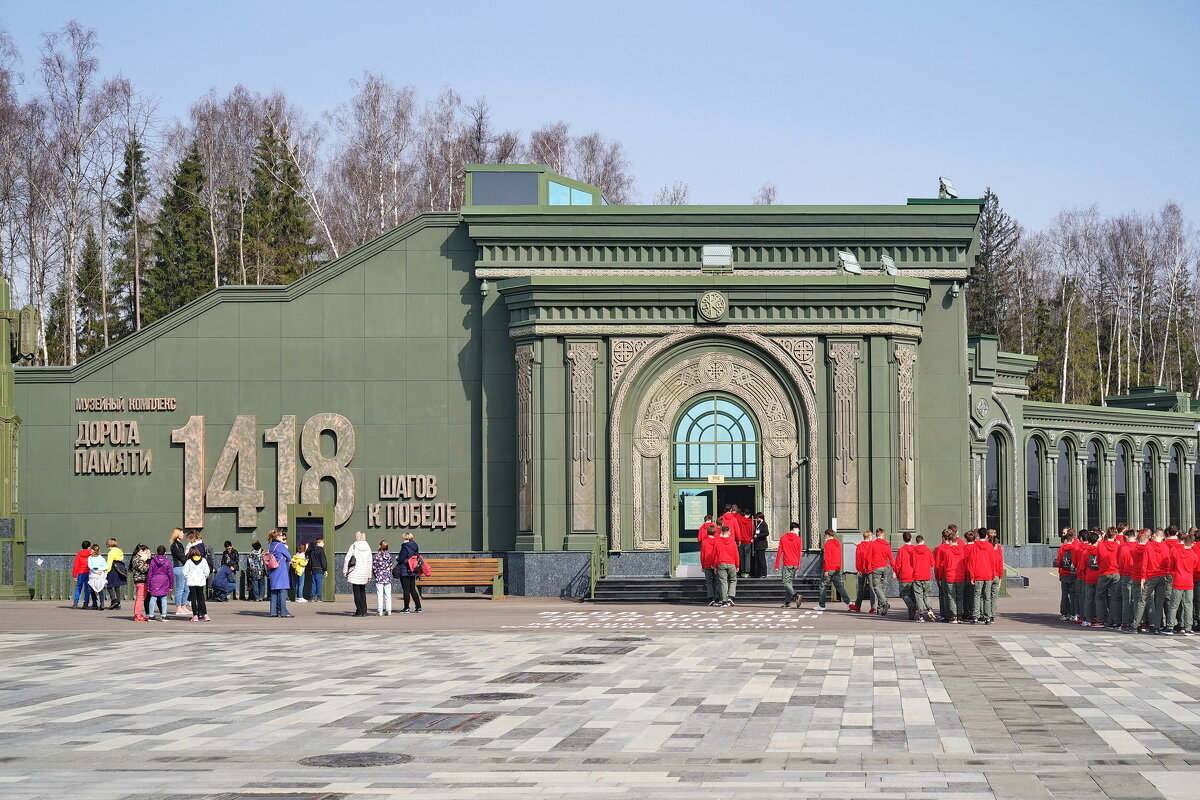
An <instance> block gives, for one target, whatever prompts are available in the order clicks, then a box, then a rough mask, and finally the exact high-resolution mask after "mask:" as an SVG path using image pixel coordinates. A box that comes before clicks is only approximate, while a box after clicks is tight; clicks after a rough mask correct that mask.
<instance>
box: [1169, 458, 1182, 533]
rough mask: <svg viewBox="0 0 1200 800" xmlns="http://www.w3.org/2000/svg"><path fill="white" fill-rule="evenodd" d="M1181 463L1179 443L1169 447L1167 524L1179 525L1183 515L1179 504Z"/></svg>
mask: <svg viewBox="0 0 1200 800" xmlns="http://www.w3.org/2000/svg"><path fill="white" fill-rule="evenodd" d="M1182 463H1183V454H1182V453H1181V452H1180V451H1179V445H1175V446H1174V447H1172V448H1171V465H1170V467H1168V469H1167V524H1168V525H1179V524H1180V520H1181V519H1182V517H1183V514H1182V513H1181V509H1180V506H1179V502H1180V494H1179V488H1180V487H1179V465H1180V464H1182Z"/></svg>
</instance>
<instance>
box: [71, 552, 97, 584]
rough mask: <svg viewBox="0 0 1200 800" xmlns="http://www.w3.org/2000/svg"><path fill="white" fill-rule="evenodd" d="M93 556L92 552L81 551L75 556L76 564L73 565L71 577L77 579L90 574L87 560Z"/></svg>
mask: <svg viewBox="0 0 1200 800" xmlns="http://www.w3.org/2000/svg"><path fill="white" fill-rule="evenodd" d="M91 554H92V551H91V550H80V551H79V552H78V553H76V554H75V563H74V564H72V565H71V577H73V578H77V577H79V576H80V575H86V574H88V572H89V570H88V565H87V560H88V557H89V556H91Z"/></svg>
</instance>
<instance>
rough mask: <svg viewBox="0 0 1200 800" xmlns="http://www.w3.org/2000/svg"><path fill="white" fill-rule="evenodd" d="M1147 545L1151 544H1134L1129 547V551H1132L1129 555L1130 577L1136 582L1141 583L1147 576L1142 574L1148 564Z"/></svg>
mask: <svg viewBox="0 0 1200 800" xmlns="http://www.w3.org/2000/svg"><path fill="white" fill-rule="evenodd" d="M1147 544H1149V543H1148V542H1134V543H1133V544H1131V545H1129V547H1128V549H1129V550H1130V551H1131V552H1130V553H1129V577H1130V578H1133V580H1135V581H1141V580H1142V576H1143V575H1144V574H1145V573H1143V572H1142V566H1143V565H1144V564H1145V563H1146V545H1147Z"/></svg>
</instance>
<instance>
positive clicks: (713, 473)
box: [671, 392, 762, 566]
mask: <svg viewBox="0 0 1200 800" xmlns="http://www.w3.org/2000/svg"><path fill="white" fill-rule="evenodd" d="M761 448H762V444H761V442H760V441H759V426H758V424H757V422H756V420H755V419H754V416H753V415H752V414H751V413H750V412H749V411H748V410H747V409H746V407H745V406H744V405H743V404H742V403H740V402H738V400H737V398H736V397H734V396H733V395H730V394H725V393H722V392H713V393H710V394H704V395H701V396H699V397H698V398H695V399H694V400H693V401H692V404H691V405H690V406H688V407H687V408H685V409H684V410H683V411H682V412H681V413H680V414H679V418H678V421H677V422H676V423H675V432H674V436H672V440H671V496H672V497H673V498H674V500H675V517H676V518H675V525H674V529H673V531H672V534H673V535H672V539H673V540H675V541H677V542H678V548H679V550H678V553H679V564H681V565H684V566H699V564H700V552H699V551H700V546H699V542H698V541H697V540H696V539H695V538H694V537H693V535H692V534H693V533H694V532H695V531H697V530H698V529H699V528H700V526H701V524H702V523H703V522H704V517H705V515H708V514H712V515H713V517H714V518H715V517H717V516H718V515H720V514H721V512H722V511H724V510H725V507H726V506H727V505H730V504H733V505H736V506H738V508H739V509H740V510H741V511H743V512H744V513H749V514H752V513H753V512H755V511H757V510H759V508H758V499H759V498H760V497H761V494H762V473H761V471H760V469H759V457H760V455H759V454H760V452H761Z"/></svg>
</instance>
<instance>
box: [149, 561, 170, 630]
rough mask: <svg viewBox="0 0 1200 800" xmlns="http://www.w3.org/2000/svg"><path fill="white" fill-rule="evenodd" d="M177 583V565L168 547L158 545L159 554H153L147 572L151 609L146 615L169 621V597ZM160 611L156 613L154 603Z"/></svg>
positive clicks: (160, 620)
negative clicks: (169, 553) (168, 553)
mask: <svg viewBox="0 0 1200 800" xmlns="http://www.w3.org/2000/svg"><path fill="white" fill-rule="evenodd" d="M174 584H175V565H174V563H173V562H172V560H171V557H170V556H169V555H167V548H165V547H163V546H162V545H161V544H160V545H159V546H158V554H157V555H155V556H151V558H150V569H149V570H148V571H147V572H146V594H148V595H150V610H149V611H147V612H146V616H147V617H149V618H150V619H156V620H158V621H159V622H166V621H167V597H168V596H169V595H170V594H171V590H172V589H173V588H174ZM155 603H157V604H158V613H157V614H155V613H154V604H155Z"/></svg>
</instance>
